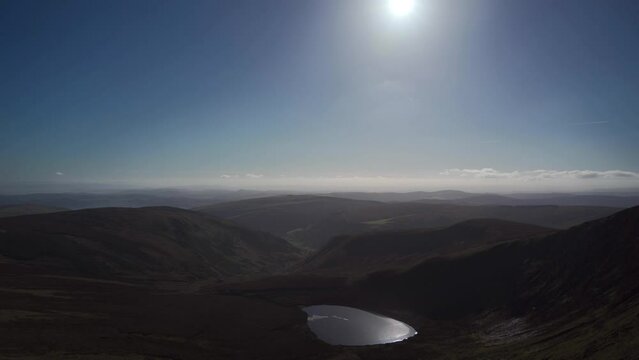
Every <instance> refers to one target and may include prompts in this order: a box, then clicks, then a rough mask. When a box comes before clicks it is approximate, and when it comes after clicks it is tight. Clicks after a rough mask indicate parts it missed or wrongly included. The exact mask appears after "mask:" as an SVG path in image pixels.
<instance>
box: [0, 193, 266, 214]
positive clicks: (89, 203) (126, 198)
mask: <svg viewBox="0 0 639 360" xmlns="http://www.w3.org/2000/svg"><path fill="white" fill-rule="evenodd" d="M273 194H274V193H273V192H266V191H250V190H239V191H228V190H201V191H198V190H181V189H150V190H144V189H143V190H126V191H113V192H101V193H34V194H21V195H0V205H14V204H37V205H39V206H44V207H59V208H65V209H71V210H79V209H88V208H99V207H148V206H171V207H178V208H183V209H190V208H193V207H197V206H204V205H210V204H215V203H220V202H227V201H235V200H241V199H250V198H255V197H263V196H269V195H273Z"/></svg>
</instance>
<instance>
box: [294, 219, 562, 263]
mask: <svg viewBox="0 0 639 360" xmlns="http://www.w3.org/2000/svg"><path fill="white" fill-rule="evenodd" d="M552 232H553V230H550V229H547V228H543V227H539V226H535V225H528V224H521V223H514V222H508V221H503V220H494V219H480V220H468V221H465V222H462V223H458V224H455V225H453V226H450V227H448V228H444V229H439V230H404V231H386V232H379V233H365V234H359V235H352V236H342V237H338V238H335V239H333V240H332V241H331V242H330V243H329V244H327V245H326V246H325V247H324V248H323V249H322V250H320V251H319V252H317V253H316V254H314V255H313V256H312V257H310V258H309V259H308V260H307V261H306V262H305V263H304V265H303V267H302V269H303V271H308V272H317V271H323V272H329V273H335V272H338V273H345V274H351V275H352V274H363V273H366V272H371V271H375V270H380V269H384V268H406V267H409V266H410V265H415V264H416V263H417V262H419V261H423V260H425V259H427V258H431V257H436V256H446V255H450V254H454V253H459V252H469V251H473V250H477V249H478V248H481V247H485V246H490V245H494V244H498V243H501V242H506V241H514V240H521V239H527V238H530V237H533V236H542V235H548V234H549V233H552Z"/></svg>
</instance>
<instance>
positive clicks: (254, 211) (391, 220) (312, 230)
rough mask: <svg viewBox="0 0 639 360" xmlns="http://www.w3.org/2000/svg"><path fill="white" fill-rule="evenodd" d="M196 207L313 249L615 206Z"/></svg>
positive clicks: (567, 216)
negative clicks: (333, 242)
mask: <svg viewBox="0 0 639 360" xmlns="http://www.w3.org/2000/svg"><path fill="white" fill-rule="evenodd" d="M356 194H359V193H356ZM382 195H383V194H382ZM459 195H460V194H457V193H456V192H452V194H451V192H443V193H442V194H439V193H436V194H435V195H433V196H459ZM196 210H198V211H202V212H205V213H208V214H212V215H215V216H218V217H222V218H225V219H229V220H231V221H234V222H237V223H238V224H241V225H243V226H246V227H248V228H252V229H256V230H261V231H266V232H269V233H271V234H274V235H276V236H280V237H283V238H285V239H287V240H289V241H291V242H292V243H294V244H297V245H299V246H301V247H305V248H310V249H315V250H317V249H320V248H322V247H323V246H324V245H325V244H327V243H328V242H329V241H330V239H331V238H333V237H335V236H338V235H348V234H358V233H363V232H370V231H386V230H406V229H425V228H440V227H445V226H451V225H453V224H456V223H459V222H462V221H466V220H470V219H486V218H492V219H501V220H507V221H514V222H521V223H528V224H533V225H538V226H542V227H550V228H559V229H560V228H568V227H570V226H574V225H578V224H581V223H583V222H585V221H589V220H593V219H597V218H600V217H603V216H607V215H610V214H612V213H614V212H616V211H618V210H619V209H615V208H607V207H587V206H583V207H581V206H576V207H560V206H463V205H450V204H428V203H420V202H403V203H402V202H393V203H384V202H377V201H363V200H351V199H341V198H334V197H327V196H314V195H299V196H275V197H268V198H260V199H251V200H244V201H235V202H229V203H222V204H217V205H212V206H208V207H204V208H197V209H196Z"/></svg>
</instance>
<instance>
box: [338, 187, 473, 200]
mask: <svg viewBox="0 0 639 360" xmlns="http://www.w3.org/2000/svg"><path fill="white" fill-rule="evenodd" d="M474 195H476V194H472V193H468V192H464V191H459V190H441V191H413V192H405V193H399V192H380V193H377V192H336V193H329V194H327V196H333V197H339V198H344V199H353V200H370V201H382V202H407V201H417V200H436V201H450V200H459V199H464V198H468V197H471V196H474Z"/></svg>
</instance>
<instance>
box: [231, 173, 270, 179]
mask: <svg viewBox="0 0 639 360" xmlns="http://www.w3.org/2000/svg"><path fill="white" fill-rule="evenodd" d="M240 177H244V178H247V179H261V178H263V177H264V175H262V174H252V173H248V174H246V175H238V174H222V175H220V178H221V179H237V178H240Z"/></svg>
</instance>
